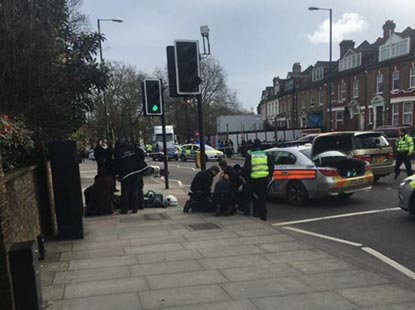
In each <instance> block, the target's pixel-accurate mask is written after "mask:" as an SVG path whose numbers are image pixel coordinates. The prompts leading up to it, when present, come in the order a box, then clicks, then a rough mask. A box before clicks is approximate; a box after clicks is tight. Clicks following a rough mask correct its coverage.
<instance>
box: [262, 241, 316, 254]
mask: <svg viewBox="0 0 415 310" xmlns="http://www.w3.org/2000/svg"><path fill="white" fill-rule="evenodd" d="M258 247H259V248H260V249H262V250H264V251H266V252H286V251H295V250H309V249H312V248H313V247H312V246H311V245H310V244H307V243H304V242H301V241H284V242H278V243H262V244H259V245H258Z"/></svg>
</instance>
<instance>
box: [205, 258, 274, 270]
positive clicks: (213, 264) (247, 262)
mask: <svg viewBox="0 0 415 310" xmlns="http://www.w3.org/2000/svg"><path fill="white" fill-rule="evenodd" d="M198 262H199V263H200V264H201V265H202V266H203V268H205V269H224V268H233V267H246V266H257V265H261V264H269V263H270V261H269V260H267V259H265V258H264V257H263V256H261V255H242V256H233V257H232V258H231V259H230V258H229V257H219V258H205V259H199V260H198Z"/></svg>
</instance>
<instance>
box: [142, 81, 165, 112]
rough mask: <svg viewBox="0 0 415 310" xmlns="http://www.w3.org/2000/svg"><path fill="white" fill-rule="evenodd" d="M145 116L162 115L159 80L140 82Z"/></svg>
mask: <svg viewBox="0 0 415 310" xmlns="http://www.w3.org/2000/svg"><path fill="white" fill-rule="evenodd" d="M141 87H142V90H143V105H144V115H145V116H161V115H163V105H162V98H161V96H162V93H161V83H160V80H144V82H143V83H142V86H141Z"/></svg>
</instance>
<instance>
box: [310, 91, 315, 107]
mask: <svg viewBox="0 0 415 310" xmlns="http://www.w3.org/2000/svg"><path fill="white" fill-rule="evenodd" d="M310 102H311V106H314V92H313V91H311V92H310Z"/></svg>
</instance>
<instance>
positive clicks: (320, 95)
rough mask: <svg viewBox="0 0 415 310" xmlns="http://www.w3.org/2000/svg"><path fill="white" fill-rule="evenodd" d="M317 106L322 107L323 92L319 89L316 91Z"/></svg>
mask: <svg viewBox="0 0 415 310" xmlns="http://www.w3.org/2000/svg"><path fill="white" fill-rule="evenodd" d="M318 104H319V105H323V90H322V89H321V88H320V89H319V90H318Z"/></svg>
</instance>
